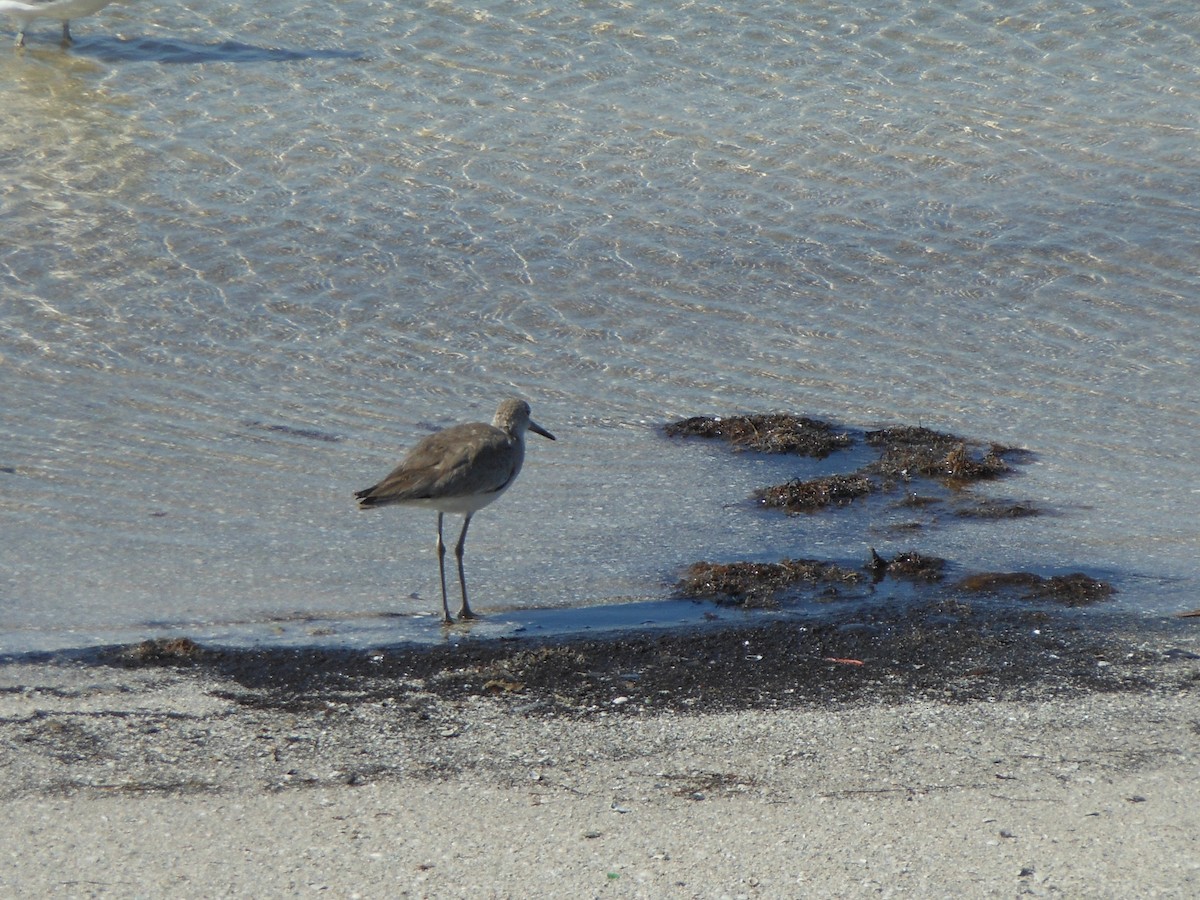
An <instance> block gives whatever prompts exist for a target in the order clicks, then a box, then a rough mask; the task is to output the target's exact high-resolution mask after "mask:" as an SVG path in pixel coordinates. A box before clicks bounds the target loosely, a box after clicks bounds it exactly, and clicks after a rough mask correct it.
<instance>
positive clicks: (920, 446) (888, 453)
mask: <svg viewBox="0 0 1200 900" xmlns="http://www.w3.org/2000/svg"><path fill="white" fill-rule="evenodd" d="M866 441H867V444H869V445H870V446H872V447H876V448H878V449H879V451H880V455H879V459H878V460H877V461H876V462H874V463H872V464H871V465H869V466H868V467H867V469H868V470H869V471H870V472H871V473H873V474H876V475H878V476H880V477H881V478H885V479H888V480H902V481H908V480H909V479H912V478H915V477H924V478H937V479H941V480H944V481H951V482H967V481H982V480H986V479H991V478H998V477H1000V476H1001V475H1006V474H1008V473H1009V472H1010V471H1011V467H1010V466H1009V464H1008V463H1007V462H1005V460H1004V457H1005V456H1006V455H1008V454H1010V453H1017V452H1019V451H1016V450H1014V449H1013V448H1009V447H1002V446H1000V445H999V444H992V445H991V446H990V447H989V448H988V449H987V451H986V452H985V453H984V454H983V455H982V456H979V455H972V454H971V453H970V451H969V449H968V447H969V442H968V441H967V440H965V439H963V438H961V437H959V436H958V435H956V434H946V433H943V432H939V431H933V430H932V429H930V428H924V427H922V426H916V425H897V426H893V427H891V428H883V429H880V430H879V431H868V432H867V435H866Z"/></svg>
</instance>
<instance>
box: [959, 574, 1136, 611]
mask: <svg viewBox="0 0 1200 900" xmlns="http://www.w3.org/2000/svg"><path fill="white" fill-rule="evenodd" d="M957 586H958V588H959V590H961V591H965V592H967V593H971V594H1007V595H1009V596H1012V597H1016V598H1017V599H1019V600H1040V601H1049V602H1051V603H1060V604H1062V605H1063V606H1091V605H1092V604H1093V603H1099V602H1100V601H1101V600H1107V599H1108V598H1109V597H1111V596H1112V595H1113V594H1115V593H1116V589H1115V588H1114V587H1113V586H1112V585H1111V584H1109V583H1108V582H1106V581H1100V580H1098V579H1096V578H1092V577H1091V576H1090V575H1085V574H1084V573H1082V572H1073V573H1071V574H1070V575H1052V576H1051V577H1049V578H1043V577H1042V576H1041V575H1037V574H1034V573H1033V572H981V573H979V574H976V575H968V576H967V577H966V578H964V579H962V580H961V581H959V582H958V585H957Z"/></svg>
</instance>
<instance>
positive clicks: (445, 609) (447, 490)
mask: <svg viewBox="0 0 1200 900" xmlns="http://www.w3.org/2000/svg"><path fill="white" fill-rule="evenodd" d="M527 430H528V431H534V432H536V433H537V434H540V435H541V436H542V437H545V438H549V439H550V440H554V435H552V434H551V433H550V432H548V431H547V430H546V429H545V428H543V427H542V426H540V425H538V424H537V423H536V422H534V421H533V420H532V419H530V418H529V404H528V403H526V402H525V401H524V400H505V401H503V402H502V403H501V404H500V406H499V408H498V409H497V410H496V416H495V418H494V419H492V424H491V425H486V424H484V423H483V422H472V423H471V424H469V425H455V426H453V427H451V428H446V429H443V430H442V431H438V432H435V433H433V434H431V435H429V436H428V437H426V438H424V439H422V440H421V441H419V442H418V443H417V444H416V446H414V447H413V448H412V450H410V451H409V452H408V455H407V456H405V457H404V459H403V460H402V461H401V462H400V465H398V466H396V468H395V469H393V470H392V471H391V473H390V474H389V475H388V476H387V477H386V478H384V479H383V481H381V482H379V483H378V484H376V485H374V486H373V487H369V488H366V489H364V490H361V491H356V492H355V494H354V496H355V497H357V498H358V502H359V506H360V507H361V508H362V509H372V508H373V507H376V506H389V505H391V504H393V503H395V504H400V505H404V506H423V507H426V508H432V509H436V510H437V514H438V519H437V554H438V571H439V573H440V574H441V577H442V613H443V615H444V617H445V622H446V624H450V623H451V622H453V621H454V620H453V619H452V618H450V605H449V603H448V602H447V601H446V545H445V544H444V543H443V542H442V516H443V514H445V513H462V514H464V515H465V516H466V518H465V519H464V520H463V527H462V532H461V533H460V534H459V536H458V543H457V544H456V545H455V547H454V556H455V557H456V558H457V559H458V584H459V586H460V587H461V588H462V609H461V610H459V613H458V615H459V618H463V619H472V618H474V613H472V612H471V607H470V605H469V604H468V603H467V580H466V577H465V576H464V575H463V543H464V542H465V541H466V539H467V526H468V525H470V524H471V516H472V515H474V514H475V513H477V512H478V511H479V510H481V509H483V508H484V507H485V506H487V505H488V504H489V503H491V502H492V501H493V500H495V499H496V498H498V497H499V496H500V495H501V494H503V493H504V492H505V491H506V490H508V489H509V487H511V486H512V483H513V482H514V481H515V480H516V478H517V475H518V474H520V472H521V464H522V463H524V461H525V432H526V431H527Z"/></svg>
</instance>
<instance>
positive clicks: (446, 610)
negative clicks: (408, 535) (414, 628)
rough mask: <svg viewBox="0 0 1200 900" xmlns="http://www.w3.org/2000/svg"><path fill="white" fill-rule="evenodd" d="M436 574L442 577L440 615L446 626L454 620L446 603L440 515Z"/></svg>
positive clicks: (440, 520) (444, 559)
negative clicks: (443, 617) (443, 618)
mask: <svg viewBox="0 0 1200 900" xmlns="http://www.w3.org/2000/svg"><path fill="white" fill-rule="evenodd" d="M437 555H438V574H439V575H441V576H442V615H443V616H445V622H446V624H447V625H449V624H451V623H452V622H453V621H454V620H453V619H452V618H450V604H449V603H447V602H446V545H445V544H444V543H443V542H442V514H441V513H438V539H437Z"/></svg>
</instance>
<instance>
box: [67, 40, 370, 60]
mask: <svg viewBox="0 0 1200 900" xmlns="http://www.w3.org/2000/svg"><path fill="white" fill-rule="evenodd" d="M71 52H72V53H74V54H75V55H77V56H87V57H91V58H92V59H96V60H99V61H101V62H157V63H175V64H196V63H210V62H226V63H263V62H294V61H297V60H305V59H354V60H362V59H365V58H366V57H365V55H364V54H362V53H361V52H359V51H356V50H342V49H332V48H330V49H325V48H286V47H258V46H255V45H253V44H242V43H239V42H238V41H221V42H220V43H218V44H195V43H192V42H190V41H177V40H171V39H162V38H148V37H141V38H125V37H93V38H88V39H86V40H82V41H79V42H77V43H76V44H74V45H73V46H72V47H71Z"/></svg>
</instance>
